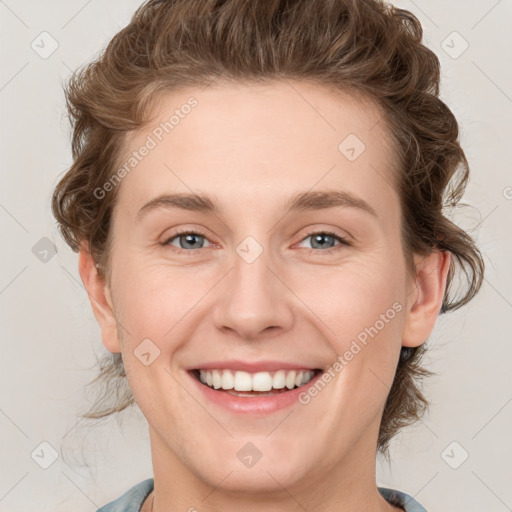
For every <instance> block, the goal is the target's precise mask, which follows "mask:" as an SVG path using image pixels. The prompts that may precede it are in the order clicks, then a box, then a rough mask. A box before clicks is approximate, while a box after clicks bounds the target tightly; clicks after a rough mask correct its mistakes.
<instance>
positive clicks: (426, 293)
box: [402, 250, 451, 347]
mask: <svg viewBox="0 0 512 512" xmlns="http://www.w3.org/2000/svg"><path fill="white" fill-rule="evenodd" d="M450 260H451V254H450V253H449V252H448V251H439V250H436V251H434V252H433V253H432V254H429V255H427V256H418V255H415V260H414V261H415V263H416V269H417V272H416V277H415V279H414V280H413V281H414V282H413V287H412V288H411V289H410V290H409V293H408V295H407V309H406V315H405V324H404V330H403V333H402V345H403V346H404V347H418V346H420V345H422V344H423V343H424V342H425V341H427V339H428V337H429V336H430V334H431V333H432V331H433V330H434V326H435V324H436V320H437V317H438V316H439V311H440V309H441V306H442V303H443V297H444V292H445V289H446V278H447V276H448V271H449V269H450Z"/></svg>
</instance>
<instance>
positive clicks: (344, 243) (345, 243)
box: [162, 229, 352, 254]
mask: <svg viewBox="0 0 512 512" xmlns="http://www.w3.org/2000/svg"><path fill="white" fill-rule="evenodd" d="M181 235H199V236H201V237H203V238H206V239H208V237H207V236H206V235H205V234H204V233H201V232H200V231H190V230H186V229H185V230H183V231H177V232H176V233H174V234H173V235H172V236H171V237H170V238H168V239H167V241H165V242H164V243H163V244H162V245H164V246H167V245H168V244H169V243H170V242H171V241H172V240H174V239H175V238H178V237H179V236H181ZM313 235H328V236H331V237H332V238H334V239H336V240H338V241H339V242H340V244H339V245H337V246H334V247H329V248H328V249H314V248H313V249H305V250H306V251H307V252H308V253H311V252H326V253H329V254H330V253H331V252H334V251H336V250H338V249H339V248H340V247H342V246H346V247H350V246H351V245H352V244H351V243H350V242H349V241H348V240H347V239H346V238H344V237H342V236H340V235H337V234H336V233H334V232H332V231H311V232H309V233H308V234H307V235H306V236H305V237H304V238H302V240H301V242H303V241H304V240H306V239H307V238H309V237H311V236H313ZM172 248H173V249H174V250H176V251H177V252H178V254H183V253H189V254H190V253H191V252H194V251H200V250H201V248H199V249H182V248H181V247H174V246H172Z"/></svg>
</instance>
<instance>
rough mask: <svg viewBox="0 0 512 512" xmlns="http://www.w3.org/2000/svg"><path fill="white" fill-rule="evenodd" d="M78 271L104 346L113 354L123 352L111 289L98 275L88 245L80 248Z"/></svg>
mask: <svg viewBox="0 0 512 512" xmlns="http://www.w3.org/2000/svg"><path fill="white" fill-rule="evenodd" d="M78 270H79V273H80V277H81V278H82V282H83V283H84V286H85V289H86V291H87V295H88V297H89V301H90V303H91V307H92V311H93V313H94V317H95V318H96V321H97V322H98V325H99V327H100V331H101V339H102V342H103V345H104V346H105V348H106V349H107V350H109V351H110V352H112V353H119V352H121V348H120V343H119V337H118V330H117V322H116V318H115V315H114V308H113V302H112V296H111V293H110V288H109V286H108V285H107V283H106V281H105V279H104V278H103V277H102V276H101V275H100V274H99V273H98V269H97V268H96V264H95V262H94V259H93V257H92V255H91V253H90V252H89V250H88V246H87V244H82V246H81V247H80V251H79V255H78Z"/></svg>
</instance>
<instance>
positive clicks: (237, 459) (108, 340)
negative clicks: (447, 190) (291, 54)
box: [102, 81, 432, 491]
mask: <svg viewBox="0 0 512 512" xmlns="http://www.w3.org/2000/svg"><path fill="white" fill-rule="evenodd" d="M292 85H293V87H292ZM191 97H193V98H195V100H193V101H190V100H189V99H190V98H191ZM187 102H188V103H187ZM185 105H191V106H190V107H184V106H185ZM192 105H193V106H192ZM176 111H178V112H177V113H176ZM173 113H174V114H175V117H174V119H173V121H172V122H173V123H174V125H173V126H172V127H171V128H169V125H165V124H164V125H162V124H160V123H165V122H166V121H169V119H170V118H171V116H172V115H173ZM164 127H165V128H166V129H165V128H164ZM143 146H145V147H146V148H148V149H147V150H141V148H142V147H143ZM134 151H136V152H137V154H136V155H135V158H136V159H137V163H136V164H134V162H135V161H132V165H131V169H130V171H129V172H126V176H124V177H123V179H122V181H121V183H119V184H118V185H117V187H119V189H118V190H117V192H118V202H117V204H116V206H115V209H114V214H113V219H112V223H113V224H112V229H113V233H114V238H113V240H114V242H113V246H112V259H111V262H112V274H111V281H110V285H109V286H107V288H106V289H105V290H106V296H107V300H108V302H109V304H110V305H111V306H112V315H113V316H112V318H113V319H114V323H115V325H116V328H112V329H109V328H108V327H106V325H107V322H106V321H103V326H102V335H103V341H104V343H105V345H106V346H107V348H108V349H109V350H111V351H113V352H122V354H123V360H124V365H125V368H126V373H127V378H128V381H129V384H130V386H131V389H132V391H133V394H134V397H135V399H136V401H137V403H138V405H139V407H140V409H141V411H142V412H143V414H144V415H145V417H146V418H147V420H148V423H149V428H150V435H151V442H152V453H153V462H154V464H155V466H156V467H159V468H160V469H161V470H162V471H164V469H163V468H165V471H167V470H168V471H173V472H174V474H176V472H180V474H187V475H189V476H190V475H192V476H193V478H195V479H196V480H197V481H198V482H201V483H204V484H205V485H208V486H213V487H215V486H217V485H218V483H219V482H220V481H222V480H223V479H226V480H225V481H224V483H223V487H224V488H226V489H231V490H240V489H244V490H250V489H253V490H256V489H258V490H266V491H270V490H275V489H277V488H279V489H280V488H281V486H283V487H285V488H287V489H290V490H292V489H297V490H298V489H304V486H305V485H306V484H305V482H307V485H308V486H310V485H314V484H315V482H316V481H317V480H318V481H324V482H325V481H326V479H336V478H337V477H338V476H339V475H340V474H341V472H342V471H344V469H346V468H347V467H352V468H357V467H364V466H365V465H368V467H371V465H372V464H373V465H374V462H375V448H376V439H377V434H378V429H379V424H380V419H381V415H382V411H383V408H384V403H385V400H386V397H387V394H388V392H389V386H390V384H391V382H392V380H393V376H394V372H395V369H396V365H397V361H398V357H399V352H400V348H401V346H402V344H406V343H409V344H411V345H413V344H415V343H416V344H420V341H419V340H416V339H413V338H412V337H411V336H409V337H408V334H407V333H408V331H407V328H408V325H409V324H408V321H409V320H408V314H409V313H410V311H411V309H412V305H413V303H414V300H415V299H417V298H418V294H415V293H411V291H412V290H415V288H414V286H413V285H412V284H411V283H412V281H411V279H410V278H409V277H408V275H407V273H406V267H405V261H404V256H403V253H402V246H401V240H400V222H401V220H400V218H401V213H400V203H399V198H398V195H397V193H396V191H395V188H394V187H393V186H392V185H391V184H392V183H393V174H392V169H393V165H394V163H393V150H392V146H391V144H390V143H389V142H388V137H387V132H386V126H385V122H384V120H383V119H382V118H381V113H380V112H379V110H378V109H377V108H376V106H375V105H373V104H372V103H370V102H369V101H366V102H365V101H362V100H361V99H358V98H356V97H354V96H351V95H348V94H347V95H338V96H334V95H333V94H332V93H330V92H329V91H327V90H326V89H323V88H321V87H319V86H317V85H312V84H307V83H304V82H290V81H288V82H273V83H268V84H265V85H261V84H258V85H255V84H237V85H232V84H231V85H222V86H221V85H217V86H215V87H213V86H212V87H208V88H206V89H205V90H201V89H194V88H188V89H186V90H185V89H184V90H182V91H174V92H172V93H168V94H167V95H166V96H164V97H162V100H161V102H160V103H159V104H158V108H156V109H155V111H154V112H153V118H152V121H151V123H150V124H149V125H148V126H146V127H145V128H144V129H141V130H139V131H137V132H134V133H132V134H131V135H130V137H129V138H128V139H127V141H126V145H125V147H124V150H123V156H122V158H121V160H122V163H124V162H128V160H129V158H130V157H134ZM142 153H144V155H142ZM133 164H134V165H133ZM127 168H128V167H127ZM122 174H125V173H122ZM107 193H111V192H107ZM193 194H196V195H199V196H201V197H202V198H203V201H202V202H201V201H198V200H197V199H196V200H195V201H194V200H192V199H190V198H189V199H187V200H185V199H183V198H182V199H181V200H178V199H177V198H176V195H193ZM164 196H173V197H167V198H165V197H164ZM158 198H159V200H158V201H155V200H156V199H158ZM205 198H207V199H206V200H205ZM416 290H417V288H416ZM430 327H432V325H430ZM420 336H421V334H420ZM422 341H424V339H423V340H421V342H422ZM258 363H261V365H260V366H257V365H258ZM207 368H208V369H212V368H216V369H219V370H224V369H231V370H232V372H231V373H230V374H231V375H232V376H233V377H234V376H235V372H236V371H246V372H247V373H249V374H250V375H249V377H254V374H255V373H260V374H261V375H260V376H259V377H254V380H253V381H251V380H250V381H249V382H253V383H254V382H256V381H258V382H261V383H263V386H265V383H268V382H271V383H272V384H276V387H279V386H281V389H280V391H279V393H276V394H274V395H271V396H262V395H263V393H262V392H261V391H260V392H259V394H258V393H254V392H253V393H252V394H251V395H250V396H234V395H233V394H231V393H229V392H228V391H227V390H222V389H219V390H214V389H211V388H209V387H208V385H207V384H206V385H205V384H203V383H201V382H200V381H199V380H198V378H197V375H195V374H194V373H193V372H192V371H191V370H194V369H196V370H200V369H207ZM292 369H296V370H299V369H302V370H304V369H310V370H311V371H315V370H320V371H321V372H320V373H319V372H318V371H317V372H315V373H314V374H313V380H311V381H310V382H307V383H305V384H303V385H301V386H300V387H299V388H297V389H295V390H288V387H287V386H286V384H285V387H284V388H283V386H282V381H280V379H281V377H284V382H285V383H286V382H292V380H293V377H290V374H291V370H292ZM265 370H267V371H265ZM280 370H286V371H284V372H283V371H281V372H280V374H279V376H278V377H276V373H279V371H280ZM214 373H216V372H213V373H212V374H211V375H212V379H213V384H215V381H216V379H220V382H221V386H222V385H223V384H225V385H226V386H228V384H226V383H229V381H230V378H229V375H228V374H227V372H226V375H228V376H227V377H223V376H222V373H220V374H219V375H218V376H217V377H215V376H214ZM297 373H298V372H297ZM297 373H296V374H295V378H297ZM305 375H306V376H305V377H304V381H301V382H305V380H307V378H308V377H311V374H308V373H306V374H305ZM203 377H204V378H205V379H206V378H208V377H207V374H206V373H203ZM243 377H247V375H245V373H244V374H240V375H239V378H240V380H239V381H238V382H239V383H243V382H245V380H244V379H243ZM269 379H270V381H269ZM217 382H218V380H217ZM279 382H281V385H280V384H279ZM293 385H294V383H293V384H292V386H293ZM217 386H218V384H217ZM261 389H264V388H261ZM283 389H285V390H286V391H283ZM315 389H316V391H315ZM257 459H259V460H257ZM254 461H256V462H254ZM155 471H156V469H155ZM228 474H229V478H226V477H227V475H228ZM354 474H355V473H354ZM269 475H271V476H272V478H270V477H269ZM354 478H355V477H354ZM277 482H279V484H278V483H277Z"/></svg>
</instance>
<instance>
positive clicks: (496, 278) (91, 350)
mask: <svg viewBox="0 0 512 512" xmlns="http://www.w3.org/2000/svg"><path fill="white" fill-rule="evenodd" d="M140 3H141V2H140V1H139V0H115V1H112V0H111V1H108V2H101V1H99V0H89V1H83V0H72V1H66V2H65V1H63V0H52V1H46V2H35V1H32V2H31V1H21V0H7V1H0V17H1V31H0V37H1V39H2V41H1V58H2V66H1V70H0V73H1V75H0V102H1V108H2V121H1V129H2V133H1V137H0V144H1V151H2V153H1V154H2V166H1V169H0V172H1V176H2V187H1V192H0V225H1V230H2V231H1V233H2V250H1V258H2V259H1V273H0V311H1V316H2V329H1V336H2V337H1V358H0V365H1V366H0V389H1V395H0V429H1V430H0V431H1V439H0V443H1V448H0V449H1V456H0V510H9V511H10V512H17V511H28V510H36V509H37V510H38V511H39V512H47V511H53V512H56V511H57V512H64V511H70V510H73V511H74V512H94V511H95V510H96V509H97V508H99V507H100V506H102V505H104V504H105V503H106V502H108V501H110V500H112V499H114V498H116V497H118V496H119V495H120V494H122V493H123V492H125V491H126V490H127V489H128V488H129V487H130V486H132V485H134V484H135V483H137V482H139V481H141V480H143V479H145V478H148V477H150V476H151V475H152V470H151V460H150V451H149V439H148V435H147V428H146V425H145V420H144V418H143V416H142V414H141V413H140V412H139V411H138V410H137V409H132V410H130V411H127V412H126V413H125V414H122V415H121V416H120V417H119V418H117V419H114V418H113V419H111V420H110V421H105V422H102V423H101V424H99V425H97V426H90V425H87V424H85V422H80V421H79V420H78V417H77V413H78V412H81V411H84V410H85V409H86V408H87V401H86V395H85V394H84V386H85V385H86V384H87V383H88V382H89V381H90V380H91V379H92V377H93V376H94V375H95V370H94V363H95V360H96V357H95V354H98V355H100V354H101V353H102V352H103V351H104V350H105V349H104V348H103V346H102V345H101V341H100V338H99V329H98V327H97V325H96V322H95V320H94V317H93V315H92V312H91V308H90V305H89V302H88V299H87V296H86V294H85V291H84V289H83V287H82V285H81V281H80V278H79V275H78V270H77V256H76V255H75V254H74V253H72V252H71V250H70V249H69V248H68V247H67V246H66V245H65V243H64V242H63V240H62V239H61V238H60V236H59V234H58V232H57V229H56V225H55V222H54V220H53V218H52V216H51V214H50V196H51V191H52V189H53V187H54V186H55V184H56V183H57V181H58V179H59V177H60V176H61V175H62V173H63V172H64V171H65V170H66V169H67V168H68V166H69V165H70V163H71V154H70V144H69V141H70V130H69V126H68V122H67V119H66V118H65V115H64V114H65V110H64V96H63V92H62V87H61V84H62V83H63V81H64V80H65V79H66V78H67V77H68V75H69V73H70V70H72V69H75V68H76V67H77V66H79V65H81V64H83V63H85V62H88V61H90V60H91V59H92V58H94V57H96V56H97V54H98V52H99V51H100V50H101V49H102V48H103V46H104V45H105V44H106V43H107V41H108V40H109V39H110V38H111V37H112V36H113V35H114V34H115V33H116V32H117V31H118V30H119V29H121V28H122V27H123V26H125V25H126V23H127V22H128V20H129V18H130V16H131V14H132V13H133V11H134V10H135V8H136V7H137V6H138V5H139V4H140ZM394 3H395V5H398V6H399V7H403V8H405V9H408V10H410V11H412V12H413V13H414V14H416V15H417V16H418V18H419V19H420V21H421V22H422V24H423V27H424V31H425V41H426V44H427V45H428V46H430V47H431V48H432V49H433V50H434V51H435V52H436V53H437V55H438V56H439V58H440V60H441V65H442V73H443V82H442V88H443V89H442V90H443V92H442V98H443V99H444V100H445V101H446V102H447V103H448V105H449V106H450V107H451V108H452V109H453V111H454V113H455V115H456V116H457V119H458V121H459V123H460V127H461V141H462V145H463V147H464V149H465V151H466V155H467V157H468V160H469V163H470V167H471V170H472V178H471V183H470V185H469V187H468V189H467V192H466V195H465V202H466V203H467V204H468V205H470V207H467V208H465V209H463V210H462V209H461V210H460V211H459V212H457V214H456V215H455V217H454V220H455V221H456V222H457V223H458V224H459V225H461V226H463V227H464V228H466V229H470V230H471V233H472V235H473V236H474V237H475V239H476V241H477V243H478V244H479V246H480V248H481V250H482V252H483V253H484V257H485V261H486V265H487V274H486V278H485V282H484V285H483V288H482V290H481V292H480V293H479V295H478V296H477V298H476V299H474V301H473V302H471V303H470V304H469V305H468V306H466V307H465V308H463V309H462V310H459V311H458V312H455V313H451V314H449V315H448V316H442V317H440V318H439V319H438V322H437V324H436V327H435V330H434V332H433V334H432V336H431V339H430V341H429V344H430V347H431V351H430V354H429V356H428V363H429V367H430V369H432V370H433V371H435V372H436V375H435V376H434V377H431V378H430V379H429V380H428V381H427V383H426V388H425V391H426V394H427V396H428V397H429V399H430V400H431V401H432V405H431V408H430V411H429V414H428V415H427V416H426V417H425V418H424V421H422V422H419V423H418V424H417V425H416V426H414V427H412V428H410V429H408V430H407V431H404V432H403V433H402V434H400V435H399V436H398V437H397V438H396V439H395V441H394V442H393V445H392V452H391V463H390V464H388V463H386V462H383V461H380V460H379V462H378V473H377V476H378V483H379V484H380V485H383V486H388V487H393V488H397V489H400V490H403V491H405V492H408V493H409V494H411V495H413V496H415V497H416V498H417V499H418V500H419V501H420V502H421V503H422V504H423V505H424V506H425V507H426V508H427V510H429V512H430V511H434V510H435V511H439V512H442V511H449V510H450V511H452V510H457V511H462V510H464V511H465V512H473V511H475V512H476V511H482V510H485V511H486V512H502V511H503V512H505V511H507V510H512V486H511V485H510V482H511V481H512V468H511V464H512V463H511V461H512V442H511V439H510V432H511V431H512V429H511V426H512V386H511V384H512V380H511V376H510V375H511V371H510V355H511V354H512V348H511V336H510V330H511V329H510V328H511V322H510V318H511V314H512V283H511V281H512V272H511V270H510V266H511V258H510V255H511V242H510V237H509V236H508V235H509V234H510V226H511V224H512V172H511V167H510V162H511V161H512V151H511V146H512V144H511V140H512V129H511V121H512V116H511V113H512V74H511V67H510V55H511V50H512V36H511V30H510V23H511V21H512V2H511V1H510V0H500V1H496V0H481V1H472V2H468V1H467V0H457V1H454V0H452V1H450V2H445V1H444V0H435V1H434V0H428V1H427V0H416V1H415V2H412V1H410V0H403V1H400V2H394ZM454 31H455V32H457V34H453V32H454ZM42 32H47V33H48V34H49V35H46V34H43V35H41V33H42ZM465 41H466V42H467V44H468V45H469V46H468V48H467V49H466V50H465V51H463V52H462V50H463V49H464V48H465ZM52 45H54V46H55V45H58V47H57V48H56V49H55V51H54V52H53V53H52V54H51V55H46V54H45V52H47V53H49V52H50V51H51V50H52V49H53V47H52ZM45 237H46V238H45ZM52 243H54V244H55V246H56V249H57V253H56V254H53V253H52V251H51V247H52V245H51V244H52ZM45 251H48V252H46V253H45ZM43 442H44V443H49V445H51V446H48V445H47V444H43V445H41V443H43ZM52 447H53V449H54V450H55V455H56V457H57V458H56V460H55V461H53V459H52ZM466 457H467V458H466ZM48 464H50V465H49V467H48V468H47V469H44V468H43V467H42V466H45V465H48Z"/></svg>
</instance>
